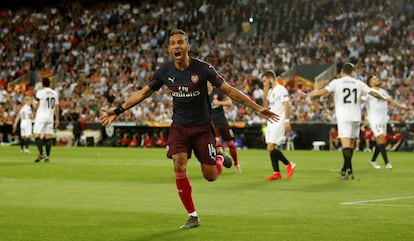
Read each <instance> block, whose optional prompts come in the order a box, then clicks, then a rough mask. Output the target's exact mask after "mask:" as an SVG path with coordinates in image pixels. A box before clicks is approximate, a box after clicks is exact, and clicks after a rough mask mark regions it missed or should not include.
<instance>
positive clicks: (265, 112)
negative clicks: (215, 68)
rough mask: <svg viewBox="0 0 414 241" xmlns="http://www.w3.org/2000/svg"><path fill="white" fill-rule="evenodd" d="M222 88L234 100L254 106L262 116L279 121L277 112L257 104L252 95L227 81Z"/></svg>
mask: <svg viewBox="0 0 414 241" xmlns="http://www.w3.org/2000/svg"><path fill="white" fill-rule="evenodd" d="M220 89H221V90H222V91H223V92H224V93H226V94H227V96H228V97H230V98H231V99H232V100H234V101H236V102H239V103H242V104H243V105H245V106H247V107H250V108H252V109H253V110H254V111H256V112H257V113H259V115H260V117H262V118H264V119H267V120H270V121H278V120H279V116H278V115H276V114H275V113H273V112H271V111H270V108H267V107H263V106H261V105H258V104H256V103H255V102H254V101H253V100H252V99H251V98H250V97H248V96H247V95H246V94H244V93H243V92H241V91H240V90H238V89H236V88H234V87H232V86H230V85H229V84H228V83H227V82H224V83H223V84H222V85H221V86H220Z"/></svg>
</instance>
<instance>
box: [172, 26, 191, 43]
mask: <svg viewBox="0 0 414 241" xmlns="http://www.w3.org/2000/svg"><path fill="white" fill-rule="evenodd" d="M175 34H181V35H184V37H185V41H187V43H189V39H188V35H187V33H186V32H185V31H184V30H182V29H179V28H176V29H173V30H171V33H170V35H169V36H168V39H169V38H171V36H173V35H175Z"/></svg>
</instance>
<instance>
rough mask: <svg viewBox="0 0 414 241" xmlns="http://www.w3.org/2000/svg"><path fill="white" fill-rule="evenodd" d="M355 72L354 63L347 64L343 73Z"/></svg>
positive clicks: (343, 68)
mask: <svg viewBox="0 0 414 241" xmlns="http://www.w3.org/2000/svg"><path fill="white" fill-rule="evenodd" d="M354 70H355V67H354V65H353V64H352V63H349V62H348V63H345V64H344V65H343V66H342V72H344V73H345V74H352V72H353V71H354Z"/></svg>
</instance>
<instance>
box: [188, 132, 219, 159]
mask: <svg viewBox="0 0 414 241" xmlns="http://www.w3.org/2000/svg"><path fill="white" fill-rule="evenodd" d="M191 139H192V141H191V142H192V148H193V150H194V154H195V155H196V157H197V159H198V161H199V162H200V163H202V164H207V165H215V164H216V140H215V135H214V126H213V125H212V124H207V125H203V126H197V127H196V128H195V129H193V135H192V138H191Z"/></svg>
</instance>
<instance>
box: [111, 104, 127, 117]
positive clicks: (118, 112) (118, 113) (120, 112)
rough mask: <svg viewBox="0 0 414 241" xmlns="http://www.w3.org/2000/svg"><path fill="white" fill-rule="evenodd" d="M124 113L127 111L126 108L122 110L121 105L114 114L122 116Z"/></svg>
mask: <svg viewBox="0 0 414 241" xmlns="http://www.w3.org/2000/svg"><path fill="white" fill-rule="evenodd" d="M124 111H125V110H124V108H122V105H119V106H118V107H116V108H115V110H114V113H115V114H116V115H120V114H122V113H123V112H124Z"/></svg>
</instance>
